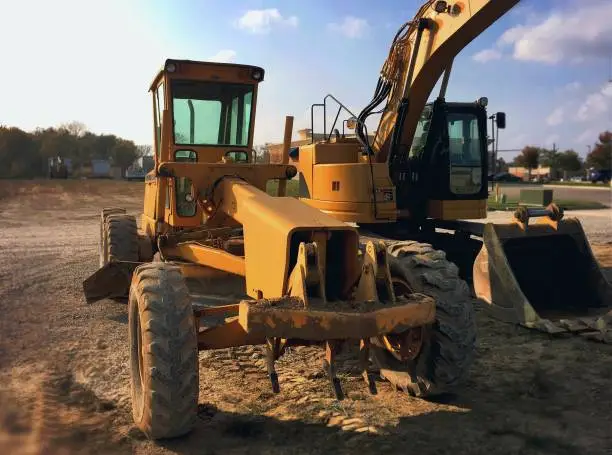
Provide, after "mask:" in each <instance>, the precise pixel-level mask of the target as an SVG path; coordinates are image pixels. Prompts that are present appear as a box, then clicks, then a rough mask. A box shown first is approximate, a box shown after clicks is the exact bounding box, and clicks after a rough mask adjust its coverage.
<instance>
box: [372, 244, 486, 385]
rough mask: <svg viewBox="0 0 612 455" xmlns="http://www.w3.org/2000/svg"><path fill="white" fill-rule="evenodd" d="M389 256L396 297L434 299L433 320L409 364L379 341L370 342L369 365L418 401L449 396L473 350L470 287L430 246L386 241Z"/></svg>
mask: <svg viewBox="0 0 612 455" xmlns="http://www.w3.org/2000/svg"><path fill="white" fill-rule="evenodd" d="M388 253H389V268H390V272H391V279H392V281H393V282H394V288H395V289H396V294H411V293H415V292H417V293H422V294H425V295H428V296H430V297H433V298H434V299H435V301H436V320H435V323H434V324H433V326H432V327H429V328H426V329H425V334H426V336H424V337H423V338H422V341H421V344H420V346H419V350H418V354H416V356H415V357H414V358H413V359H412V360H408V361H402V360H400V358H399V357H398V356H397V355H395V354H394V353H392V352H391V351H390V350H389V349H388V346H387V347H385V344H384V343H382V342H381V339H380V338H376V339H373V340H372V348H371V349H372V360H373V363H374V364H375V365H376V366H377V367H378V368H380V371H381V375H382V376H384V377H385V379H387V380H388V381H389V382H391V383H392V384H394V385H395V386H396V387H398V388H401V389H403V390H406V391H408V392H409V393H411V394H413V395H415V396H417V397H428V396H434V395H439V394H442V393H447V392H450V391H452V390H453V389H454V388H456V387H457V386H458V385H460V384H461V382H462V381H463V380H464V379H465V378H466V377H467V374H468V371H469V368H470V366H471V365H472V363H473V360H474V355H475V350H476V322H475V315H474V308H473V301H472V298H471V295H470V291H469V288H468V286H467V284H466V282H465V281H463V280H462V279H461V278H459V274H458V268H457V266H456V265H455V264H453V263H452V262H449V261H448V260H446V255H445V254H444V252H443V251H439V250H434V249H433V248H432V247H431V245H429V244H425V243H419V242H415V241H403V242H390V243H389V244H388ZM398 291H399V292H398ZM398 297H400V295H398Z"/></svg>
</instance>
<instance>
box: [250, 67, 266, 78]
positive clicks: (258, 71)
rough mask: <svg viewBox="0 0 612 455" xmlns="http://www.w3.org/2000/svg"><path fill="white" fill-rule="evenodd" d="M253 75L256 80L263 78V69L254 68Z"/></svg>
mask: <svg viewBox="0 0 612 455" xmlns="http://www.w3.org/2000/svg"><path fill="white" fill-rule="evenodd" d="M251 77H252V78H253V79H255V80H256V81H261V80H263V70H261V69H254V70H253V72H252V73H251Z"/></svg>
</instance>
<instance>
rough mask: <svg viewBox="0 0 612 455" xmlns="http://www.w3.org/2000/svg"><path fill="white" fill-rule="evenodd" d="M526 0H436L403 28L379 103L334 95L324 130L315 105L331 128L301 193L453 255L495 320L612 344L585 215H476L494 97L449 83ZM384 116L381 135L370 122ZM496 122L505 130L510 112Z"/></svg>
mask: <svg viewBox="0 0 612 455" xmlns="http://www.w3.org/2000/svg"><path fill="white" fill-rule="evenodd" d="M518 2H519V0H470V1H468V2H465V1H457V2H454V1H441V0H429V1H426V2H425V3H424V4H423V5H422V6H421V8H420V9H419V10H418V12H417V14H416V15H415V17H414V18H413V19H412V20H411V21H409V22H407V23H405V24H404V25H403V26H402V27H401V28H400V29H399V31H398V32H397V34H396V36H395V38H394V40H393V42H392V45H391V48H390V51H389V55H388V57H387V59H386V60H385V62H384V65H383V67H382V69H381V73H380V78H379V81H378V84H377V86H376V90H375V93H374V96H373V98H372V101H371V102H370V103H369V104H368V105H367V106H366V107H365V108H364V109H363V110H362V111H361V112H360V113H359V114H358V115H354V114H353V113H352V112H350V110H349V109H348V108H347V107H346V106H345V105H343V104H342V103H341V102H340V101H339V100H337V99H336V98H335V97H334V96H333V95H327V96H326V97H325V99H324V100H323V102H322V103H319V104H313V105H312V106H311V131H312V134H313V138H314V134H315V131H314V119H315V109H318V112H320V111H321V110H322V111H323V122H322V123H323V129H324V133H325V134H324V139H323V140H320V141H317V142H315V141H314V140H312V141H311V144H308V145H303V146H300V147H298V148H294V149H292V150H291V151H290V153H289V155H290V157H291V158H292V161H291V162H292V163H293V164H295V165H296V167H297V168H298V178H299V198H300V200H301V201H303V202H305V203H307V204H309V205H310V206H312V207H315V208H317V209H319V210H321V211H322V212H324V213H326V214H328V215H331V216H333V217H335V218H337V219H339V220H342V221H344V222H347V223H353V224H356V225H357V226H358V227H359V229H360V232H361V233H362V234H366V235H374V236H376V237H378V238H383V239H389V238H392V239H411V240H415V241H420V242H426V243H429V244H431V245H433V246H434V247H435V248H436V249H438V250H441V251H444V252H445V254H446V256H447V258H448V259H449V260H451V261H452V262H453V263H455V264H457V265H458V266H459V269H460V276H461V277H462V278H464V279H465V280H467V281H473V291H474V293H475V296H476V297H478V298H479V299H481V300H482V301H484V302H486V303H487V305H486V307H487V308H488V309H489V310H490V313H491V314H492V315H493V316H494V317H497V318H499V319H502V320H504V321H508V322H513V323H518V324H521V325H523V326H525V327H528V328H533V329H537V330H541V331H545V332H548V333H553V334H563V333H570V332H573V333H579V334H581V335H583V336H585V337H588V338H591V339H594V340H598V341H604V342H612V330H610V323H611V322H612V312H610V306H612V286H611V285H610V283H609V282H608V281H607V280H606V278H605V277H604V276H603V274H602V272H601V270H600V269H599V267H598V265H597V262H596V260H595V258H594V257H593V254H592V252H591V249H590V247H589V244H588V241H587V239H586V237H585V234H584V232H583V230H582V226H581V225H580V222H579V221H578V220H577V219H573V218H566V217H564V214H563V210H562V208H559V207H557V206H556V205H555V204H551V205H550V206H549V207H539V208H538V207H535V208H534V207H532V208H528V207H520V208H519V210H517V212H516V213H515V215H514V218H513V219H512V220H511V222H510V223H507V224H493V223H482V222H478V221H474V220H478V219H486V218H487V199H488V178H487V177H488V161H489V152H488V150H487V146H488V144H487V140H488V134H487V118H488V116H487V110H486V106H487V104H488V100H487V98H485V97H483V98H480V99H479V100H477V101H474V102H447V101H446V100H445V95H446V90H447V86H448V83H449V79H450V73H451V69H452V63H453V59H454V58H455V56H456V55H457V54H458V53H459V52H460V51H461V50H462V49H463V48H464V47H465V46H466V45H467V44H469V43H470V42H471V41H472V40H473V39H474V38H475V37H477V36H478V35H479V34H480V33H482V32H483V31H484V30H486V29H487V28H488V27H489V26H490V25H491V24H493V23H494V22H495V21H497V20H498V19H499V18H500V17H502V16H503V15H504V14H505V13H506V12H508V11H509V10H510V9H511V8H512V7H513V6H515V5H516V4H517V3H518ZM438 82H440V92H439V94H438V96H437V98H436V99H435V100H434V101H433V102H428V98H429V96H430V94H431V93H432V91H433V89H434V87H435V85H436V84H437V83H438ZM381 106H382V108H381V109H380V110H378V111H377V109H378V108H379V107H381ZM336 107H337V110H336ZM330 112H331V116H333V114H334V112H335V118H334V119H333V121H332V123H331V127H329V128H328V126H329V123H328V122H329V120H328V115H329V114H330ZM342 112H344V113H345V114H346V115H347V118H345V119H344V120H343V121H342V134H341V133H340V131H339V128H336V126H338V127H339V123H338V119H339V118H340V114H341V113H342ZM376 113H380V114H381V117H380V120H379V122H378V124H377V128H375V129H376V132H375V134H374V139H373V140H370V137H371V135H370V134H368V128H367V124H366V121H367V120H368V117H370V115H372V114H376ZM332 118H333V117H332ZM495 118H496V121H497V127H498V128H505V123H506V116H505V114H504V113H497V114H496V115H495ZM345 126H346V127H347V128H348V129H354V130H355V133H356V134H355V135H354V137H348V136H347V135H346V134H345V133H344V130H345Z"/></svg>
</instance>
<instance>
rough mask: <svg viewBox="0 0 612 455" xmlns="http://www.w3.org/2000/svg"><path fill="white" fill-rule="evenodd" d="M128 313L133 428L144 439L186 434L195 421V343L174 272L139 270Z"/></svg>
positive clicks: (163, 267)
mask: <svg viewBox="0 0 612 455" xmlns="http://www.w3.org/2000/svg"><path fill="white" fill-rule="evenodd" d="M128 311H129V342H130V366H131V369H130V377H131V395H132V415H133V418H134V422H135V424H136V426H137V427H138V428H139V429H140V430H141V431H142V432H143V433H145V434H146V435H147V437H149V438H150V439H161V438H174V437H178V436H182V435H184V434H187V433H189V432H190V431H191V430H192V429H193V427H194V425H195V422H196V417H197V407H198V394H199V376H198V374H199V373H198V342H197V335H196V331H195V324H194V316H193V310H192V307H191V301H190V297H189V292H188V289H187V286H186V284H185V280H184V278H183V276H182V275H181V273H180V269H179V268H177V267H174V266H171V265H168V264H165V263H150V264H145V265H141V266H139V267H138V268H137V269H136V271H135V272H134V278H133V280H132V285H131V288H130V299H129V307H128Z"/></svg>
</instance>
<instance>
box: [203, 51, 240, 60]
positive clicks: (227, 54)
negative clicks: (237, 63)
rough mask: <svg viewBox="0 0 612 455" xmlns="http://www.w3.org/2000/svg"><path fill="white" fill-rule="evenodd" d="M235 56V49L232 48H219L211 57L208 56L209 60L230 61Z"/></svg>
mask: <svg viewBox="0 0 612 455" xmlns="http://www.w3.org/2000/svg"><path fill="white" fill-rule="evenodd" d="M235 58H236V51H234V50H232V49H221V50H220V51H219V52H217V53H216V54H215V55H213V56H212V57H208V60H209V61H211V62H219V63H230V62H233V61H234V59H235Z"/></svg>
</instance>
